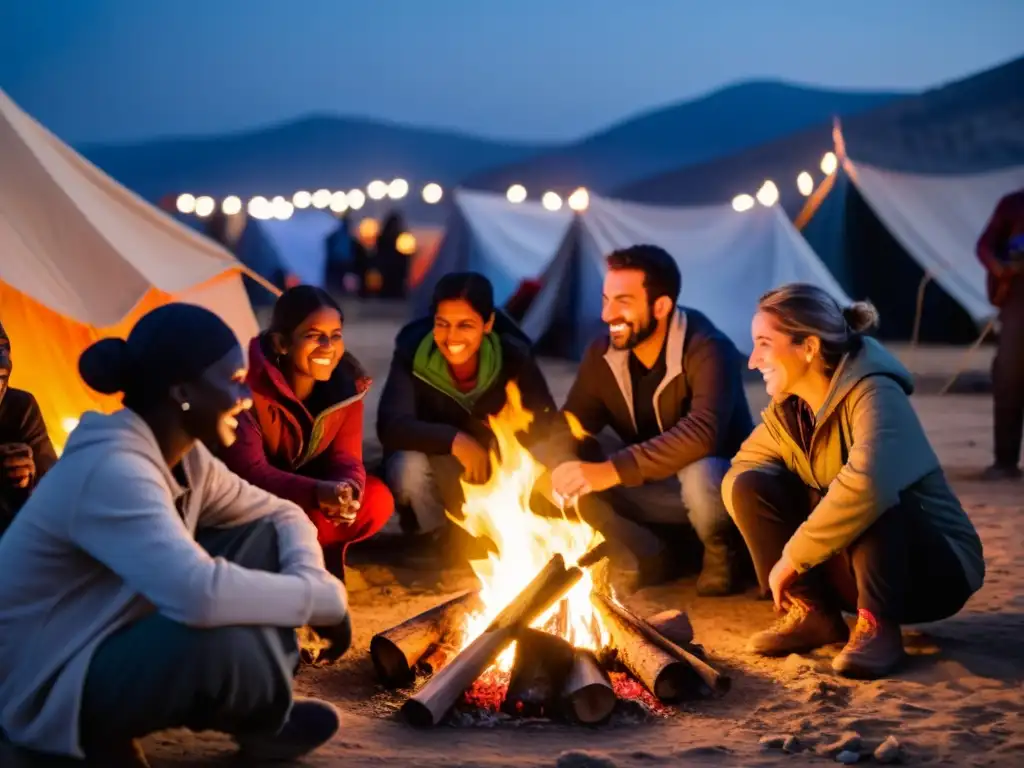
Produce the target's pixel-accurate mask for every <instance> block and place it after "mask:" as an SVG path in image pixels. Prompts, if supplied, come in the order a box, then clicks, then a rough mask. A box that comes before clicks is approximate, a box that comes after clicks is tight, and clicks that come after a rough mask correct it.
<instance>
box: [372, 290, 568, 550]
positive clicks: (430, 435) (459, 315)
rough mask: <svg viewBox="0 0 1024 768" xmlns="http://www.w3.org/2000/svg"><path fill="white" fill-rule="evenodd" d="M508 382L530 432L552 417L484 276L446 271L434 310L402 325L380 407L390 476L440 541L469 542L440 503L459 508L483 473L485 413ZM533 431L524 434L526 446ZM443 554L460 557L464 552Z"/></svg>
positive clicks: (521, 343) (544, 391) (499, 403)
mask: <svg viewBox="0 0 1024 768" xmlns="http://www.w3.org/2000/svg"><path fill="white" fill-rule="evenodd" d="M510 382H514V383H515V384H516V385H517V386H518V388H519V391H520V394H521V395H522V403H523V407H524V408H525V409H526V410H528V411H530V412H531V413H532V414H533V415H534V423H533V427H532V428H531V432H532V433H534V434H536V433H537V432H539V431H540V430H539V429H537V427H538V426H539V425H542V424H545V423H546V422H547V421H548V420H549V419H551V418H553V416H554V413H555V402H554V399H553V398H552V397H551V392H550V391H549V390H548V385H547V382H546V381H545V379H544V374H543V373H542V372H541V370H540V368H539V366H538V365H537V361H536V359H535V358H534V356H533V353H532V350H531V349H530V342H529V339H528V338H527V337H526V336H525V335H524V334H523V332H522V331H521V330H520V329H519V328H518V327H517V326H516V324H515V323H514V322H513V321H512V320H511V319H510V318H509V317H508V316H507V315H505V314H503V313H502V312H501V311H500V310H496V308H495V306H494V289H493V287H492V286H491V283H490V281H489V280H488V279H487V278H486V277H484V276H483V275H480V274H477V273H475V272H459V273H452V274H449V275H445V276H444V277H443V278H441V280H440V281H439V282H438V284H437V287H436V288H435V290H434V295H433V301H432V307H431V314H430V316H428V317H424V318H421V319H419V320H415V321H413V322H412V323H410V324H409V325H407V326H405V328H403V329H402V330H401V331H400V332H399V334H398V337H397V339H396V342H395V352H394V356H393V357H392V361H391V370H390V372H389V373H388V379H387V383H386V384H385V385H384V392H383V394H382V395H381V399H380V407H379V408H378V410H377V435H378V436H379V437H380V442H381V445H382V446H383V447H384V453H385V476H386V477H387V481H388V484H389V485H390V487H391V489H392V490H393V492H394V494H395V498H396V499H397V501H398V503H399V504H402V505H405V506H408V507H410V508H411V509H412V512H413V514H414V515H415V517H416V524H417V527H418V528H419V530H420V531H421V532H424V533H429V532H432V531H434V532H436V533H435V535H436V537H437V539H438V543H439V544H440V546H441V547H442V548H445V549H449V550H451V549H459V548H460V547H461V548H465V547H464V546H463V544H460V543H458V541H457V539H455V537H454V536H453V534H455V531H454V530H453V528H452V526H451V525H448V522H447V520H446V519H445V511H447V512H449V513H451V514H453V515H456V516H458V515H460V514H461V512H462V506H463V504H464V503H465V498H464V496H463V490H462V483H463V482H467V483H482V482H484V481H485V480H486V479H487V477H488V474H489V471H490V464H489V452H490V451H491V450H492V449H493V448H494V435H493V434H492V432H491V428H490V424H489V422H488V419H489V418H490V417H491V416H495V415H497V414H498V413H499V412H500V411H501V410H502V409H503V408H504V407H505V406H506V404H507V402H508V397H507V391H508V385H509V383H510ZM531 438H532V435H531V436H525V437H524V439H525V443H524V445H526V447H528V448H529V447H530V446H531V445H532V440H531ZM452 539H455V543H454V544H453V543H452ZM448 554H449V555H452V556H453V559H455V560H458V559H460V557H461V556H462V554H464V553H461V552H453V551H449V552H448Z"/></svg>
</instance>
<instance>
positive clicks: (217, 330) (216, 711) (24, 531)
mask: <svg viewBox="0 0 1024 768" xmlns="http://www.w3.org/2000/svg"><path fill="white" fill-rule="evenodd" d="M79 370H80V372H81V375H82V378H83V379H84V380H85V382H86V383H87V384H88V385H89V386H90V387H92V388H93V389H95V390H97V391H98V392H102V393H104V394H115V393H117V392H123V393H124V408H122V409H121V410H119V411H117V412H116V413H113V414H111V415H104V414H99V413H86V414H85V415H83V416H82V420H81V422H80V424H79V426H78V428H77V429H75V431H74V432H72V433H71V437H70V438H69V439H68V443H67V446H66V448H65V449H64V453H63V455H62V456H61V459H60V461H58V462H57V463H56V464H55V465H54V466H53V468H52V469H51V470H50V471H49V472H48V473H47V475H46V477H44V478H43V480H42V482H40V483H39V485H38V486H37V487H36V490H35V492H34V493H33V494H32V496H31V497H30V498H29V500H28V502H26V504H25V507H24V508H23V509H22V511H21V513H20V514H19V515H18V516H17V517H16V518H15V519H14V523H13V524H12V525H11V527H10V528H9V529H8V530H7V533H6V534H4V536H3V537H2V538H0V730H2V732H3V735H4V737H5V738H6V739H8V740H9V741H11V742H13V743H14V744H16V745H19V746H21V747H26V748H29V749H32V750H38V751H41V752H47V753H51V754H56V755H67V756H71V757H77V758H82V757H86V758H88V759H89V760H90V763H91V764H93V765H110V766H128V765H138V766H144V765H146V762H145V757H144V755H142V753H141V749H140V748H139V746H138V742H136V741H135V740H136V739H139V738H142V737H144V736H146V735H147V734H150V733H152V732H153V731H158V730H164V729H167V728H182V727H184V728H190V729H192V730H194V731H203V730H212V731H221V732H223V733H227V734H230V735H231V736H232V737H233V738H234V740H235V741H236V742H237V744H238V745H239V748H240V750H241V752H242V753H243V757H244V758H245V763H246V764H252V763H253V762H256V761H259V760H265V759H268V758H269V759H278V760H288V759H294V758H298V757H299V756H301V755H303V754H306V753H307V752H310V751H311V750H313V749H315V748H317V747H318V746H320V745H321V744H323V743H324V742H326V741H327V740H328V739H330V738H331V737H332V736H333V735H334V734H335V733H336V732H337V730H338V724H339V720H338V712H337V710H336V709H335V708H334V707H333V706H331V705H330V704H328V703H326V702H321V701H317V700H313V699H306V700H299V699H293V696H292V676H293V675H294V673H295V670H296V668H297V665H298V659H299V648H298V642H297V637H296V633H295V628H296V627H302V626H303V625H306V624H310V625H315V626H318V627H320V629H318V630H317V631H318V633H319V634H320V635H321V637H323V638H325V639H326V640H327V641H328V642H329V643H330V645H331V649H330V652H331V654H332V655H338V654H340V653H343V652H344V651H345V650H346V649H347V648H348V645H349V643H350V641H351V625H350V623H349V617H348V604H347V596H346V591H345V586H344V585H343V584H342V583H341V582H340V581H339V580H338V579H336V578H335V577H334V576H332V575H331V574H330V573H328V572H327V570H326V569H325V568H324V560H323V554H322V552H321V550H320V546H319V545H318V544H317V541H316V532H315V530H314V529H313V526H311V525H310V524H309V520H308V519H307V517H306V515H305V513H304V512H303V511H302V510H301V509H299V508H298V507H297V506H295V505H294V504H292V503H291V502H288V501H283V500H281V499H279V498H277V497H276V496H273V495H271V494H269V493H267V492H266V491H263V490H260V489H258V488H255V487H254V486H252V485H250V484H249V483H246V482H245V481H244V480H242V479H241V478H239V477H238V476H237V475H235V474H234V473H233V472H231V471H229V470H228V469H227V467H225V466H224V465H223V464H222V463H221V462H220V461H218V460H217V459H215V458H214V457H213V454H212V453H211V450H215V449H219V448H221V447H223V446H225V445H230V444H231V442H232V441H233V440H234V439H235V429H236V423H237V422H236V420H237V418H238V416H239V414H240V413H241V412H242V411H243V410H244V409H245V408H246V407H247V406H248V405H249V390H248V387H247V386H246V384H245V358H244V356H243V354H242V349H241V347H240V346H239V344H238V341H237V339H236V338H235V335H234V333H233V332H232V331H231V329H230V328H228V327H227V325H225V324H224V322H223V321H222V320H221V319H220V318H218V317H217V316H216V315H214V314H213V313H212V312H210V311H208V310H206V309H202V308H200V307H197V306H193V305H189V304H173V303H172V304H167V305H164V306H162V307H160V308H158V309H155V310H153V311H152V312H150V313H148V314H146V315H145V316H143V317H142V318H141V319H140V320H139V322H138V323H137V324H136V326H135V327H134V328H133V329H132V331H131V333H130V334H129V336H128V339H127V341H125V340H122V339H113V338H108V339H103V340H102V341H99V342H97V343H96V344H93V345H92V346H91V347H89V348H88V349H87V350H86V351H85V352H84V353H83V354H82V356H81V358H80V361H79Z"/></svg>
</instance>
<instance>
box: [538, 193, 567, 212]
mask: <svg viewBox="0 0 1024 768" xmlns="http://www.w3.org/2000/svg"><path fill="white" fill-rule="evenodd" d="M540 204H541V205H543V206H544V208H546V209H547V210H549V211H557V210H558V209H560V208H561V207H562V198H561V197H559V196H558V193H557V192H545V193H544V197H542V198H541V199H540Z"/></svg>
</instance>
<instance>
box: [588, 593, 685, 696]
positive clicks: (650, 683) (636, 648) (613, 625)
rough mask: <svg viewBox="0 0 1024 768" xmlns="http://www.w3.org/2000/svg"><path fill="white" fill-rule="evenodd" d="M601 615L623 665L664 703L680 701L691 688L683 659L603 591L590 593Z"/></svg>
mask: <svg viewBox="0 0 1024 768" xmlns="http://www.w3.org/2000/svg"><path fill="white" fill-rule="evenodd" d="M591 598H592V600H593V602H594V605H595V606H596V607H597V609H598V611H600V612H601V616H602V618H603V619H604V625H605V628H606V629H607V630H608V635H609V637H610V638H611V645H612V647H613V648H614V649H615V652H616V654H617V656H618V659H619V661H620V662H622V665H623V666H625V667H626V669H628V670H629V671H630V672H631V673H633V676H634V677H636V679H637V680H639V681H640V682H641V683H643V684H644V685H645V686H646V687H647V690H649V691H650V692H651V693H653V694H654V695H655V696H656V697H657V698H658V699H660V700H661V701H663V702H666V703H672V702H675V701H679V700H680V699H682V698H684V697H685V696H686V693H687V691H688V690H691V689H692V688H693V676H694V673H693V670H691V669H690V667H689V665H687V664H686V662H684V661H682V660H681V659H680V658H678V657H677V656H675V655H673V654H671V653H669V652H668V651H666V650H665V649H664V648H662V647H661V646H659V645H658V644H657V643H654V642H652V641H651V640H650V638H648V637H647V636H646V635H645V634H644V632H643V630H641V629H640V627H639V626H638V625H637V624H636V622H634V621H633V620H632V619H630V618H629V617H628V616H626V615H625V614H623V613H621V612H619V611H617V610H616V608H617V607H618V606H616V605H615V604H614V603H613V602H612V601H611V600H609V599H608V598H606V597H605V596H604V595H601V594H598V593H596V592H595V593H594V594H593V595H592V596H591Z"/></svg>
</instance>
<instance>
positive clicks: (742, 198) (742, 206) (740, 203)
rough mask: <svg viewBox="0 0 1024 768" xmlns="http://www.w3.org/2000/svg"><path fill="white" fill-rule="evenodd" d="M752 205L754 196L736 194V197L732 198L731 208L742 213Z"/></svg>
mask: <svg viewBox="0 0 1024 768" xmlns="http://www.w3.org/2000/svg"><path fill="white" fill-rule="evenodd" d="M753 207H754V198H753V197H751V196H750V195H736V197H734V198H733V199H732V209H733V210H734V211H739V212H740V213H742V212H743V211H749V210H750V209H751V208H753Z"/></svg>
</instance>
